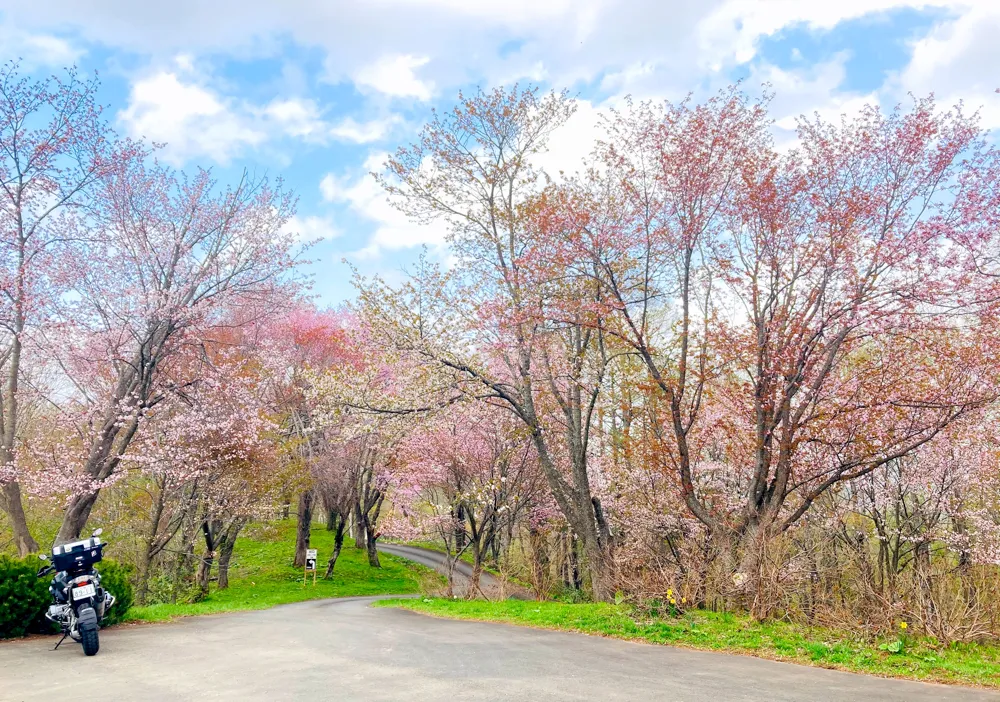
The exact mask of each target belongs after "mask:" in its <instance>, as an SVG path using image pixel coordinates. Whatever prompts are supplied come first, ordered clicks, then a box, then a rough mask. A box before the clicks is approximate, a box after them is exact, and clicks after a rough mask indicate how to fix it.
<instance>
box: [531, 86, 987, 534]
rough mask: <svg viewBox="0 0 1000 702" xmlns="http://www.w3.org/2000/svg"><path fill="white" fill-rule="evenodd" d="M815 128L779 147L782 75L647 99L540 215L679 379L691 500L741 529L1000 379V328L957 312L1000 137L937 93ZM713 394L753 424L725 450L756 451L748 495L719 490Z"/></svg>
mask: <svg viewBox="0 0 1000 702" xmlns="http://www.w3.org/2000/svg"><path fill="white" fill-rule="evenodd" d="M799 139H800V144H799V148H798V149H795V150H792V151H791V152H789V153H786V154H780V153H778V152H777V151H776V150H775V149H774V148H773V146H772V145H771V142H770V137H769V133H768V120H767V112H766V97H765V99H764V100H763V101H760V102H753V101H751V100H750V99H748V98H747V97H746V96H745V95H744V94H743V93H741V92H740V91H739V90H738V89H736V88H734V89H730V90H728V91H724V92H723V93H721V94H720V95H719V96H717V97H715V98H712V99H711V100H709V101H708V102H706V103H703V104H692V103H690V102H685V103H682V104H680V105H671V104H667V105H665V106H654V105H640V106H637V107H634V108H632V109H631V110H629V111H627V112H626V113H623V114H621V115H618V116H616V117H615V118H614V119H613V120H612V121H611V122H610V123H609V125H608V137H607V140H606V142H605V143H604V144H603V145H601V147H600V148H599V149H598V151H597V164H598V167H595V168H594V169H593V170H591V171H590V172H589V174H588V175H587V176H586V178H584V179H583V180H581V182H580V184H579V185H578V186H577V187H574V188H570V189H569V191H568V192H566V193H563V194H561V196H560V197H559V198H552V203H553V205H552V208H551V210H550V211H549V212H547V213H546V215H545V217H544V218H543V220H542V221H543V222H544V224H545V227H546V229H547V230H548V231H549V232H550V236H552V237H554V238H559V239H561V240H562V241H564V242H566V244H565V245H566V248H567V251H568V252H569V253H567V257H568V258H570V259H571V260H575V259H577V258H580V259H582V260H583V261H585V263H581V264H579V265H578V268H577V271H576V272H577V274H578V275H585V276H588V277H592V278H593V279H595V280H597V281H600V284H601V286H602V291H603V296H604V300H605V301H606V303H607V305H608V308H609V310H610V311H611V313H609V314H608V315H606V316H602V317H601V319H602V320H607V321H606V323H605V327H604V328H605V331H606V333H608V334H609V335H612V336H614V337H615V338H617V339H619V340H620V341H622V342H624V343H626V344H628V345H629V346H630V347H631V348H632V349H633V350H634V352H635V353H636V354H637V355H638V356H639V357H640V358H641V359H642V360H643V362H644V363H645V365H646V367H647V369H648V372H649V376H650V379H651V381H652V383H653V384H654V386H655V387H656V389H657V391H658V392H659V393H660V394H661V397H662V402H661V403H659V408H658V412H659V416H660V419H659V421H657V422H656V423H655V424H654V427H655V428H656V429H657V430H658V431H660V432H661V433H662V436H663V438H664V439H669V441H668V442H667V444H668V445H670V447H671V450H670V459H671V461H672V464H673V470H675V471H676V475H677V478H678V481H679V486H680V490H681V495H682V497H683V499H684V501H685V504H686V505H687V508H688V509H689V510H690V512H691V513H692V514H693V515H694V516H696V517H697V518H698V519H699V520H700V521H701V522H702V523H704V524H705V525H706V526H707V527H708V528H710V529H712V530H715V531H716V532H718V533H719V534H720V535H722V534H727V533H735V534H737V535H739V537H740V538H741V539H742V538H743V537H744V536H745V535H747V534H751V535H752V534H756V533H759V531H760V530H761V529H764V530H765V531H768V530H770V529H771V528H772V526H773V527H776V528H778V529H779V530H785V529H788V528H789V527H790V526H791V525H792V524H794V523H795V522H796V521H797V520H798V519H800V518H801V517H802V516H803V515H804V514H805V513H806V512H807V511H808V510H809V509H810V508H811V506H812V505H813V504H815V502H816V500H817V499H818V498H819V497H820V496H822V495H823V494H824V493H825V492H826V491H827V490H829V489H831V488H832V487H834V486H836V485H839V484H841V483H844V482H848V481H851V480H855V479H857V478H859V477H861V476H864V475H866V474H867V473H869V472H871V471H873V470H876V469H877V468H879V467H880V466H882V465H884V464H886V463H888V462H891V461H895V460H898V459H900V458H901V457H903V456H906V455H908V454H910V453H911V452H912V451H914V450H915V449H917V448H919V447H920V446H921V445H923V444H924V443H926V442H927V441H929V440H931V439H933V438H934V437H935V436H936V435H937V434H938V433H939V432H940V431H942V430H943V429H944V428H945V427H947V426H948V425H949V424H950V423H952V422H954V421H955V420H957V419H959V418H961V417H962V416H964V415H966V414H968V413H970V412H974V411H976V410H978V409H979V408H981V407H983V406H984V405H985V404H987V403H989V402H991V401H993V400H994V399H995V397H996V391H997V388H996V386H995V382H994V381H993V376H994V375H995V374H994V373H992V372H990V371H989V370H988V368H989V364H990V363H991V361H989V360H988V359H990V358H991V357H992V349H994V348H995V342H996V340H995V338H994V335H992V334H991V333H990V330H989V328H988V327H987V326H986V325H984V324H979V323H978V322H977V319H976V318H975V317H974V316H968V315H967V316H964V317H959V316H956V315H955V314H953V310H954V309H955V305H957V304H959V297H960V296H959V294H958V290H959V289H960V288H961V284H962V283H963V281H964V280H965V276H964V272H963V271H961V270H960V268H959V267H958V266H956V265H954V264H953V262H952V257H953V256H954V250H955V249H956V247H955V244H956V243H957V242H961V241H964V240H966V239H967V237H966V236H965V234H966V231H967V229H968V226H969V222H970V221H971V218H969V217H968V215H967V214H965V213H963V212H962V206H963V205H964V202H965V196H964V192H965V188H966V186H967V177H968V176H970V175H972V174H973V172H972V168H971V167H970V165H969V164H981V163H982V162H984V161H987V162H993V161H995V158H996V157H995V155H994V152H992V151H991V150H990V149H988V148H987V147H986V146H985V144H984V143H983V141H982V139H981V136H980V133H979V130H978V128H977V127H976V124H975V120H974V119H972V118H968V117H966V116H964V115H963V114H962V113H961V112H960V111H955V112H950V113H942V112H940V111H937V110H936V109H935V108H934V106H933V103H931V102H930V101H926V100H925V101H918V102H917V103H916V104H915V105H914V106H913V108H912V109H911V110H909V111H906V110H903V109H897V110H895V111H893V112H891V113H889V114H883V113H881V112H880V111H879V110H878V109H877V108H867V109H865V110H864V111H863V112H862V113H861V114H860V115H859V116H858V117H857V118H855V119H852V120H847V119H845V120H844V121H843V122H842V123H841V124H840V125H834V124H829V123H826V122H823V121H822V120H820V119H819V118H816V119H815V120H813V121H803V122H802V123H801V126H800V129H799ZM976 174H978V171H977V172H976ZM982 214H983V216H986V217H989V218H993V217H995V214H992V213H990V212H983V213H982ZM984 350H987V351H986V353H985V354H984ZM713 415H714V416H721V415H724V416H728V417H729V418H730V420H729V421H730V424H729V426H730V427H731V428H732V429H733V430H734V433H732V434H730V436H729V440H728V443H727V444H726V445H725V447H724V448H725V449H726V451H727V455H724V456H722V458H723V460H724V462H726V463H728V464H729V465H732V466H733V469H734V470H736V471H745V479H740V480H739V481H737V482H738V483H739V485H740V486H741V487H740V490H741V493H740V494H739V498H740V500H741V501H742V506H741V507H740V508H739V509H738V510H728V509H727V511H719V510H718V509H716V508H714V507H713V505H712V504H710V501H709V498H708V493H707V492H706V485H705V482H706V481H707V480H708V481H710V480H711V479H712V475H713V474H714V473H715V472H716V471H715V468H714V465H715V464H713V462H712V460H710V456H709V455H707V454H706V453H705V451H704V450H703V449H700V448H699V447H708V446H709V444H710V442H708V441H707V439H708V438H710V436H711V434H710V432H711V431H712V430H713V429H715V428H718V427H719V425H714V426H713V424H712V423H711V422H710V421H709V420H708V417H710V416H713ZM723 426H724V425H723Z"/></svg>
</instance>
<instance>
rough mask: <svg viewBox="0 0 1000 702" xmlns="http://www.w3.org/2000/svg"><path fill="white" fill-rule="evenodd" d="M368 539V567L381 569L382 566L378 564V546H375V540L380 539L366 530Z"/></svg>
mask: <svg viewBox="0 0 1000 702" xmlns="http://www.w3.org/2000/svg"><path fill="white" fill-rule="evenodd" d="M365 531H366V533H367V535H368V538H367V539H365V544H366V546H367V547H368V565H370V566H371V567H372V568H381V567H382V564H381V563H379V562H378V546H377V545H376V544H375V540H376V539H377V538H378V537H377V536H375V534H373V533H372V532H371V531H369V530H367V529H366V530H365Z"/></svg>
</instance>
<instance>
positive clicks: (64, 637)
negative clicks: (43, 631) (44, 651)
mask: <svg viewBox="0 0 1000 702" xmlns="http://www.w3.org/2000/svg"><path fill="white" fill-rule="evenodd" d="M67 636H69V633H68V632H67V633H65V634H63V635H62V638H61V639H59V643H57V644H56V648H53V649H52V650H53V651H55V650H56V649H57V648H59V646H60V645H61V644H62V642H63V641H65V640H66V637H67Z"/></svg>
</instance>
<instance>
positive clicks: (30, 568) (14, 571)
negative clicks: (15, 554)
mask: <svg viewBox="0 0 1000 702" xmlns="http://www.w3.org/2000/svg"><path fill="white" fill-rule="evenodd" d="M42 565H43V563H42V562H41V561H39V560H38V559H37V558H35V557H33V556H28V557H27V558H11V557H10V556H3V555H0V639H11V638H15V637H18V636H26V635H27V634H30V633H33V632H40V631H47V630H48V629H49V628H50V625H49V623H48V621H47V620H46V619H45V616H44V615H45V610H46V609H47V608H48V606H49V601H50V596H49V582H50V578H39V577H36V575H35V573H37V572H38V569H39V568H40V567H41V566H42Z"/></svg>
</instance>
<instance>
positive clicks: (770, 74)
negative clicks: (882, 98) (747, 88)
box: [749, 53, 879, 148]
mask: <svg viewBox="0 0 1000 702" xmlns="http://www.w3.org/2000/svg"><path fill="white" fill-rule="evenodd" d="M847 59H848V55H847V54H846V53H842V54H839V55H837V56H835V57H834V58H833V59H832V60H830V61H826V62H823V63H818V64H815V65H811V66H804V67H801V68H795V69H783V68H779V67H778V66H775V65H773V64H767V63H761V64H757V65H755V66H754V67H753V70H752V71H751V76H750V81H749V82H752V83H753V84H757V85H759V84H761V83H770V85H771V87H772V89H773V90H774V93H775V96H774V100H773V102H772V103H771V115H772V116H773V118H774V129H773V132H774V136H775V140H776V144H777V146H778V148H788V147H791V146H792V145H793V144H794V142H795V140H796V134H795V128H796V126H797V124H798V120H799V117H800V116H803V115H804V116H806V117H807V118H810V119H811V118H812V117H813V116H814V115H819V116H820V117H821V118H822V119H823V120H825V121H828V122H839V120H840V116H841V115H847V116H851V115H853V114H856V113H857V112H858V111H859V110H860V109H861V108H862V107H863V106H864V105H866V104H878V102H879V97H878V95H877V94H875V93H868V94H862V93H853V92H848V91H842V90H840V89H839V88H840V86H841V84H842V83H843V82H844V79H845V77H846V73H847V71H846V68H845V64H846V62H847Z"/></svg>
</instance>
